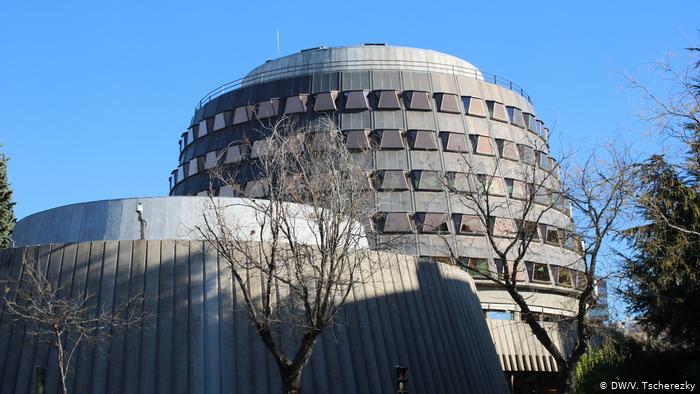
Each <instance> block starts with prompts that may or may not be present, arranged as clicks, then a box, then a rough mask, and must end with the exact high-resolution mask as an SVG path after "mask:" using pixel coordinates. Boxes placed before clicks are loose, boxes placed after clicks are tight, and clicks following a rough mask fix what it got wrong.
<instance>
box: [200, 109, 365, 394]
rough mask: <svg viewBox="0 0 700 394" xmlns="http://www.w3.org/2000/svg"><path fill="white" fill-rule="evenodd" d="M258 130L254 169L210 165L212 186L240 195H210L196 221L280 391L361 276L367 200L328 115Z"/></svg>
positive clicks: (358, 167)
mask: <svg viewBox="0 0 700 394" xmlns="http://www.w3.org/2000/svg"><path fill="white" fill-rule="evenodd" d="M259 131H260V133H261V134H263V135H264V136H265V139H264V141H263V140H261V141H260V142H257V143H253V144H252V149H251V152H250V153H251V161H250V162H249V163H250V164H251V165H252V166H253V171H254V173H256V174H257V177H256V178H255V180H252V181H248V182H247V183H246V186H245V187H241V186H240V183H241V178H240V172H239V171H236V170H235V169H233V168H231V167H218V168H216V169H214V170H213V171H212V172H211V174H210V175H211V179H212V182H213V183H216V184H217V186H218V187H219V190H224V189H228V190H229V191H233V192H234V193H235V194H236V195H239V196H241V197H243V198H241V199H238V200H235V202H231V203H226V202H225V200H222V199H219V200H217V199H214V198H212V200H211V203H212V208H213V209H210V210H209V211H208V212H207V213H205V214H204V222H205V225H204V226H201V227H199V228H197V230H198V231H199V233H200V235H201V237H202V238H203V239H204V240H205V241H206V242H207V243H208V244H209V245H211V247H213V248H214V249H215V250H216V251H217V252H218V253H219V255H220V256H221V257H222V258H223V259H224V260H225V261H226V262H227V263H228V268H230V273H231V274H232V276H233V278H234V282H235V284H236V285H237V287H238V289H239V290H240V294H241V295H242V299H243V303H244V307H245V309H246V310H247V312H248V315H249V317H250V319H251V321H252V323H253V324H254V325H255V327H256V329H257V332H258V334H259V336H260V338H261V340H262V342H263V343H264V344H265V346H266V347H267V349H268V351H269V353H270V354H271V355H272V357H273V359H274V360H275V362H276V364H277V366H278V368H279V372H280V375H281V378H282V384H283V389H284V392H286V393H297V392H299V390H300V386H301V378H302V372H303V369H304V366H305V365H306V364H307V362H308V360H309V358H310V356H311V353H312V351H313V347H314V344H315V342H316V340H317V339H318V337H319V336H320V335H321V334H322V332H323V331H324V329H325V328H326V327H328V326H330V325H331V324H332V323H333V321H334V318H335V316H336V314H337V313H338V311H339V310H340V308H341V307H342V306H343V304H344V303H345V302H346V300H347V298H348V295H349V294H350V292H351V290H352V288H353V285H354V284H356V283H358V282H360V281H361V280H362V277H363V276H364V275H363V274H362V272H361V271H362V270H364V269H365V267H366V264H365V262H366V260H367V246H368V245H367V237H366V233H365V228H366V227H367V226H366V224H367V223H368V222H369V220H370V218H371V217H372V215H373V213H374V205H373V202H372V201H371V195H370V194H369V193H367V188H368V181H367V175H366V173H365V171H364V169H363V168H362V160H363V159H362V157H361V156H362V155H361V154H360V156H359V157H358V156H357V155H355V154H351V153H350V152H348V150H347V149H346V148H345V145H344V141H343V136H342V134H341V133H340V132H339V131H338V129H337V127H336V126H335V124H334V123H333V122H332V121H331V120H330V119H321V120H320V121H317V122H315V123H313V124H312V125H311V126H308V127H295V126H294V125H293V123H292V122H291V121H290V120H289V119H286V118H282V119H280V120H278V121H276V122H275V123H273V124H270V125H268V126H266V127H264V128H261V130H259ZM253 159H254V160H253ZM211 194H213V190H212V193H211ZM221 194H223V193H221ZM253 197H256V198H264V199H254V198H253ZM236 209H243V210H244V211H245V212H247V217H241V215H238V216H237V215H235V214H234V212H235V210H236ZM243 216H245V215H243Z"/></svg>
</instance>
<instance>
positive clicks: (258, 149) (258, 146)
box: [250, 140, 270, 159]
mask: <svg viewBox="0 0 700 394" xmlns="http://www.w3.org/2000/svg"><path fill="white" fill-rule="evenodd" d="M269 150H270V144H269V143H268V142H267V140H258V141H255V142H253V147H252V149H251V151H250V158H251V159H257V158H260V157H265V156H267V155H268V154H269V153H270V152H269Z"/></svg>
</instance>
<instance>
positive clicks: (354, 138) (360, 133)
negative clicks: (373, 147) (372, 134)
mask: <svg viewBox="0 0 700 394" xmlns="http://www.w3.org/2000/svg"><path fill="white" fill-rule="evenodd" d="M345 147H346V148H348V150H350V151H361V150H367V149H369V130H350V131H347V132H346V133H345Z"/></svg>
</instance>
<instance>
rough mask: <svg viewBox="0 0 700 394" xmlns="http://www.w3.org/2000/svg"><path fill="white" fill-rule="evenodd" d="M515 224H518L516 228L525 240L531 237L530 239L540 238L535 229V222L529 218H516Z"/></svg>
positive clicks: (536, 239)
mask: <svg viewBox="0 0 700 394" xmlns="http://www.w3.org/2000/svg"><path fill="white" fill-rule="evenodd" d="M516 224H517V225H518V230H519V231H520V233H521V235H522V237H523V239H525V240H527V239H529V238H530V237H532V241H539V240H540V233H539V231H537V223H535V222H531V221H529V220H516Z"/></svg>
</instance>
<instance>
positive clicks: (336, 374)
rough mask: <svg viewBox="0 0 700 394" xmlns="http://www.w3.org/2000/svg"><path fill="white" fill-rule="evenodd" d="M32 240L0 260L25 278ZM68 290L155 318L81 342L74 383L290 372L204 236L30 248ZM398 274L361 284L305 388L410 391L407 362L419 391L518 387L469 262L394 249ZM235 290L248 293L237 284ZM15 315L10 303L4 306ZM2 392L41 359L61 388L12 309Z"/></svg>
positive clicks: (109, 387) (257, 381)
mask: <svg viewBox="0 0 700 394" xmlns="http://www.w3.org/2000/svg"><path fill="white" fill-rule="evenodd" d="M23 250H24V249H9V250H6V251H4V252H2V255H0V274H1V275H2V276H5V277H6V276H8V275H9V276H11V277H15V278H17V277H19V276H20V275H21V272H20V271H21V255H22V252H23ZM28 253H29V255H30V256H33V257H34V258H36V259H38V261H39V263H40V265H41V266H42V267H44V268H45V269H46V270H47V271H46V272H47V277H48V279H49V280H51V281H53V282H54V283H62V284H63V285H64V286H65V288H64V291H65V292H66V293H65V294H71V295H73V296H77V295H80V294H85V293H86V292H87V293H89V294H93V295H96V296H95V297H94V302H95V305H103V306H104V307H112V306H113V305H119V304H120V303H123V302H124V301H125V300H127V299H128V298H129V297H130V296H134V295H137V294H144V295H145V298H144V302H143V305H142V307H143V308H144V310H145V311H146V312H148V313H149V314H150V316H151V317H150V318H149V319H147V320H146V321H144V322H143V324H142V325H141V326H140V327H132V328H130V329H129V330H128V331H127V332H126V333H115V335H114V336H112V337H111V338H110V339H109V340H108V341H104V342H102V343H100V344H99V345H98V346H97V347H94V348H93V347H88V346H84V347H81V348H80V349H79V353H78V356H77V359H76V361H75V364H74V367H75V371H76V373H75V374H73V375H72V377H71V379H70V381H69V384H68V387H69V389H70V391H71V392H75V393H83V392H91V393H103V392H110V393H112V392H113V393H128V392H132V393H135V392H139V393H152V392H163V393H172V392H190V393H205V392H206V393H231V392H239V393H268V392H269V393H274V392H281V383H280V378H279V375H278V372H277V367H276V365H275V364H274V361H273V360H272V357H270V356H269V355H268V352H267V350H266V348H265V347H264V345H263V344H262V342H261V341H260V340H259V338H258V335H257V333H256V332H255V329H254V327H253V326H252V325H251V324H250V322H249V319H248V317H247V314H246V312H245V310H243V309H241V308H240V307H237V305H241V303H240V302H239V299H240V295H239V294H237V293H236V291H235V288H233V287H232V282H231V278H230V275H228V274H226V266H225V262H224V261H221V260H219V259H218V258H217V255H216V254H214V253H205V250H204V246H203V244H202V243H201V242H194V241H193V242H186V241H106V242H84V243H79V244H65V245H42V246H38V247H32V248H29V249H28ZM389 258H391V259H392V261H390V262H388V263H389V264H388V265H390V266H391V267H392V269H389V270H384V271H382V272H380V273H378V274H376V273H375V275H373V277H372V278H371V280H369V281H368V283H363V284H360V285H358V286H356V287H355V288H354V290H353V294H352V296H351V298H350V300H349V303H348V304H347V305H346V306H345V308H344V309H343V310H342V312H341V313H340V314H339V316H338V318H337V320H336V324H335V325H334V326H333V328H332V329H327V330H326V331H325V332H324V335H323V336H322V338H321V339H320V340H319V341H318V342H317V343H316V346H315V348H314V352H313V355H312V357H311V360H310V362H309V364H308V365H307V366H306V369H305V370H304V377H303V383H302V386H303V390H302V391H303V392H305V393H325V392H328V393H389V392H395V391H396V378H397V377H396V371H395V366H396V365H401V366H404V367H407V368H408V373H407V377H408V391H409V392H412V393H456V392H477V393H478V392H484V393H487V392H488V393H494V392H507V386H506V382H505V379H504V375H503V373H502V371H501V367H500V364H499V362H498V359H497V356H496V353H495V350H494V346H493V343H492V341H491V338H490V336H489V332H488V329H487V326H486V323H485V321H484V319H483V317H482V311H481V306H480V303H479V301H478V299H477V297H476V295H475V293H474V290H473V287H472V286H471V285H470V279H469V277H468V275H467V274H466V273H464V272H463V271H461V270H459V269H458V268H456V267H451V266H446V265H443V264H437V263H431V262H417V263H416V262H414V260H413V259H406V258H404V257H399V256H389ZM232 289H233V290H234V291H232ZM2 312H4V305H3V306H2ZM0 319H1V320H0V381H1V383H0V393H9V392H17V393H26V392H30V390H31V389H32V387H33V379H34V377H33V370H34V366H35V365H39V366H43V367H45V368H47V374H46V389H47V391H46V392H47V393H54V392H56V390H57V389H58V384H57V382H58V375H57V371H56V368H55V367H54V365H55V354H54V353H53V352H52V351H49V349H48V348H47V347H46V346H45V345H43V344H35V343H32V342H31V341H30V338H28V337H27V336H26V335H25V332H24V326H23V324H22V323H21V322H17V323H16V324H14V325H12V324H8V323H9V320H10V317H9V316H8V315H7V314H5V313H3V314H2V316H0Z"/></svg>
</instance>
